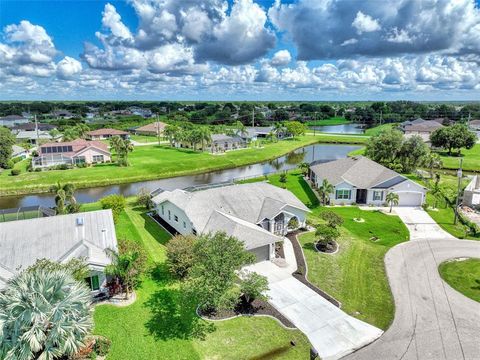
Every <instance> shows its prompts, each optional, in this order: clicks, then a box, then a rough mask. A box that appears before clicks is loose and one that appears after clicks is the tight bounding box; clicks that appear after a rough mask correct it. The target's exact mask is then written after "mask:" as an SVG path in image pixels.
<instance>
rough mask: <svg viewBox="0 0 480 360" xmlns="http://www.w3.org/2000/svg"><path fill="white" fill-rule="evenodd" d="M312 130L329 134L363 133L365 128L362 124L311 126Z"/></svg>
mask: <svg viewBox="0 0 480 360" xmlns="http://www.w3.org/2000/svg"><path fill="white" fill-rule="evenodd" d="M309 128H310V129H311V130H315V131H318V132H323V133H328V134H363V133H364V132H365V128H364V127H363V125H361V124H343V125H325V126H310V127H309Z"/></svg>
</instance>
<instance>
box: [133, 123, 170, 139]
mask: <svg viewBox="0 0 480 360" xmlns="http://www.w3.org/2000/svg"><path fill="white" fill-rule="evenodd" d="M165 126H167V124H165V123H164V122H161V121H155V122H153V123H151V124H147V125H144V126H140V127H137V128H135V129H133V132H134V133H135V134H136V135H151V136H159V135H162V134H163V130H165Z"/></svg>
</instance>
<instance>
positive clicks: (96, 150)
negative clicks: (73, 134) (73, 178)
mask: <svg viewBox="0 0 480 360" xmlns="http://www.w3.org/2000/svg"><path fill="white" fill-rule="evenodd" d="M105 161H111V154H110V151H109V150H108V145H107V144H104V143H103V142H101V141H88V140H83V139H77V140H74V141H69V142H60V143H47V144H44V145H42V146H40V147H39V148H38V156H37V157H35V158H34V159H33V160H32V167H33V168H34V169H37V168H48V167H51V166H57V165H63V164H65V165H78V164H95V163H102V162H105Z"/></svg>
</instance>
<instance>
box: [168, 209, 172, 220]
mask: <svg viewBox="0 0 480 360" xmlns="http://www.w3.org/2000/svg"><path fill="white" fill-rule="evenodd" d="M168 220H172V214H170V210H168Z"/></svg>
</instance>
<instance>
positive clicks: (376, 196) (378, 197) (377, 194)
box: [372, 190, 383, 201]
mask: <svg viewBox="0 0 480 360" xmlns="http://www.w3.org/2000/svg"><path fill="white" fill-rule="evenodd" d="M372 200H373V201H383V191H382V190H373V195H372Z"/></svg>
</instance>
